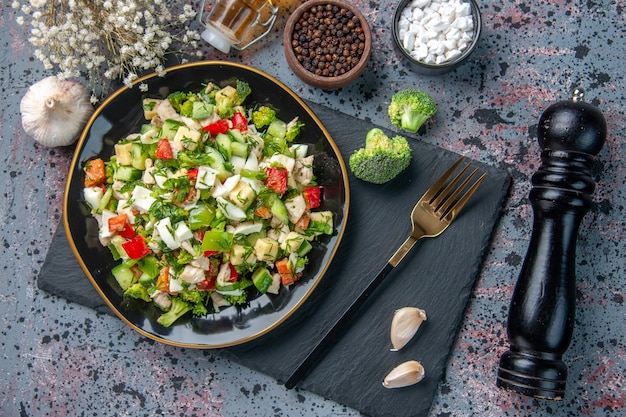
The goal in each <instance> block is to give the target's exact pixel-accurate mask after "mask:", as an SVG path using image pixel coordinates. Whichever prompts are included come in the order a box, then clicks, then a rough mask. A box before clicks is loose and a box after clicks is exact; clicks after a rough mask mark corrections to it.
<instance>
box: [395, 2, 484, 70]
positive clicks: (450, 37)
mask: <svg viewBox="0 0 626 417" xmlns="http://www.w3.org/2000/svg"><path fill="white" fill-rule="evenodd" d="M473 31H474V18H473V16H472V7H471V5H470V3H469V2H468V1H464V0H413V1H412V2H411V3H409V5H408V6H407V7H406V8H405V9H404V10H403V11H402V12H401V14H400V20H399V22H398V38H399V39H400V40H401V41H402V44H403V46H404V48H405V49H406V50H407V52H409V55H411V56H412V57H413V58H414V59H416V60H418V61H420V62H424V63H427V64H435V63H437V64H441V63H444V62H446V61H450V60H453V59H455V58H457V57H459V56H460V55H461V54H462V53H463V50H464V49H465V48H467V47H468V46H469V45H470V44H471V42H472V37H473Z"/></svg>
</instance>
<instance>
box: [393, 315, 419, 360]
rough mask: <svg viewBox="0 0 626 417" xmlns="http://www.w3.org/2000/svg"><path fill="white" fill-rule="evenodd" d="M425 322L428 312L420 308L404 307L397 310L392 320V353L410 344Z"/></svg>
mask: <svg viewBox="0 0 626 417" xmlns="http://www.w3.org/2000/svg"><path fill="white" fill-rule="evenodd" d="M424 321H426V312H425V311H424V310H422V309H420V308H416V307H403V308H400V309H398V310H396V311H395V313H394V314H393V319H392V320H391V344H392V345H393V348H392V349H391V351H394V352H395V351H398V350H400V349H402V348H403V347H404V346H405V345H406V344H407V343H409V341H410V340H411V339H412V338H413V336H415V333H417V330H418V329H419V328H420V326H421V325H422V323H423V322H424Z"/></svg>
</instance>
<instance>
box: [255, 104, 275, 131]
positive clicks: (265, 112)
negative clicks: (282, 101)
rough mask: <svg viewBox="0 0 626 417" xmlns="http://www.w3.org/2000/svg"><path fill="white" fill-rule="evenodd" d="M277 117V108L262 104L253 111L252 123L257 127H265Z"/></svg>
mask: <svg viewBox="0 0 626 417" xmlns="http://www.w3.org/2000/svg"><path fill="white" fill-rule="evenodd" d="M274 119H276V110H274V109H273V108H271V107H268V106H261V107H259V108H258V109H257V110H255V111H253V112H252V124H254V126H256V128H257V129H263V128H264V127H265V126H268V125H269V124H270V123H272V121H274Z"/></svg>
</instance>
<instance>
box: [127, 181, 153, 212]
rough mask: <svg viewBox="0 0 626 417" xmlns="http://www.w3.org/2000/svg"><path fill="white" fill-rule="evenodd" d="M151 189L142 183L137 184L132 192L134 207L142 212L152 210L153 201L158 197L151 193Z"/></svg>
mask: <svg viewBox="0 0 626 417" xmlns="http://www.w3.org/2000/svg"><path fill="white" fill-rule="evenodd" d="M150 193H151V191H150V190H148V189H147V188H145V187H142V186H141V185H138V186H136V187H135V188H134V189H133V192H132V193H131V199H132V201H133V208H134V209H135V210H139V212H140V213H146V212H147V211H148V210H150V206H152V203H154V202H155V201H156V198H154V197H152V196H151V195H150Z"/></svg>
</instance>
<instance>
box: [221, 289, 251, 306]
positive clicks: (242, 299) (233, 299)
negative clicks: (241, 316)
mask: <svg viewBox="0 0 626 417" xmlns="http://www.w3.org/2000/svg"><path fill="white" fill-rule="evenodd" d="M223 297H224V299H225V300H226V301H228V302H229V303H230V304H232V305H243V304H246V303H247V302H248V295H247V294H246V293H245V292H243V293H241V294H240V295H225V294H224V295H223Z"/></svg>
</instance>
